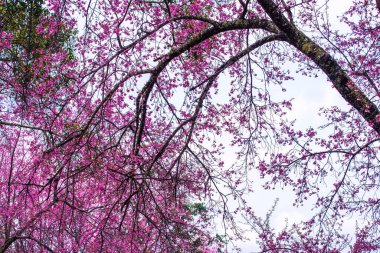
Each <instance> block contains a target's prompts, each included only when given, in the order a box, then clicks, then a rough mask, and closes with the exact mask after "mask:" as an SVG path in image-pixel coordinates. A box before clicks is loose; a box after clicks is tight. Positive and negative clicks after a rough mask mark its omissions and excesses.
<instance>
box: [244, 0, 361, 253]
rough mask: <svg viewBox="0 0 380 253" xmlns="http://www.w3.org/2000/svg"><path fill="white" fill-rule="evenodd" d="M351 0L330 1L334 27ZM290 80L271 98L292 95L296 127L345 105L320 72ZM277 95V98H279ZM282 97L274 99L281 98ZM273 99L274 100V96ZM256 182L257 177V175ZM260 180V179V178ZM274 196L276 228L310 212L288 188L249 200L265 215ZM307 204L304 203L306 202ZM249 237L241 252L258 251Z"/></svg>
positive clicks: (350, 227)
mask: <svg viewBox="0 0 380 253" xmlns="http://www.w3.org/2000/svg"><path fill="white" fill-rule="evenodd" d="M350 3H351V0H349V1H342V0H330V1H329V12H330V13H331V15H330V22H331V23H332V25H333V27H335V28H336V29H342V28H343V29H345V28H346V27H344V26H342V25H341V24H339V19H338V18H337V16H338V15H339V13H342V12H343V11H345V10H347V9H348V7H349V5H350ZM294 77H295V80H294V81H288V82H286V83H285V84H284V85H283V86H284V87H285V88H286V90H287V92H286V93H283V92H277V93H274V94H273V96H274V98H275V97H276V96H277V97H278V98H280V97H282V99H284V95H285V96H286V97H288V98H294V100H293V107H292V108H293V109H292V111H291V112H290V113H288V117H289V119H297V120H296V127H297V128H300V129H306V128H308V127H309V126H313V127H316V126H319V125H321V124H323V122H322V120H323V118H322V117H321V116H319V115H318V112H319V109H320V108H321V107H329V106H333V105H337V106H339V107H341V108H342V107H348V105H347V103H346V102H345V101H344V100H343V99H342V97H341V96H340V94H339V93H338V92H337V91H336V90H335V89H333V88H332V86H331V83H329V82H328V81H327V78H326V76H325V75H324V74H322V73H321V74H320V75H319V77H318V78H308V77H305V76H301V75H296V76H294ZM279 96H280V97H279ZM282 99H277V101H278V100H280V101H281V100H282ZM274 100H276V99H274ZM256 180H257V181H258V185H259V184H260V183H259V182H260V178H259V177H258V176H257V179H256ZM261 181H262V180H261ZM276 198H278V199H279V202H278V204H277V207H276V209H275V212H274V214H273V216H272V219H271V221H272V226H273V227H274V228H276V229H278V231H280V230H281V229H282V228H284V227H285V224H286V220H288V224H289V225H291V224H292V223H298V222H300V221H302V220H303V219H307V218H310V215H311V214H312V212H311V211H310V209H311V207H312V206H311V205H309V206H307V205H306V206H303V207H301V208H296V207H293V205H292V203H293V201H294V193H293V192H292V191H291V190H290V189H284V190H282V189H276V190H274V191H264V190H257V191H256V192H255V194H253V196H252V198H250V201H251V203H250V204H252V206H253V208H254V210H255V212H256V214H257V215H259V216H261V217H265V214H266V213H267V212H268V210H269V209H270V208H271V207H272V205H273V203H274V201H275V199H276ZM306 204H307V203H306ZM354 229H355V220H354V219H349V218H348V219H347V221H346V222H345V223H344V225H343V230H344V232H347V233H349V232H354ZM250 236H251V238H250V240H249V241H245V242H239V243H238V245H239V247H241V249H242V253H249V252H258V251H259V248H258V246H257V243H256V235H255V234H254V233H250Z"/></svg>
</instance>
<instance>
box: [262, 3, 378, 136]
mask: <svg viewBox="0 0 380 253" xmlns="http://www.w3.org/2000/svg"><path fill="white" fill-rule="evenodd" d="M379 1H380V0H377V2H378V3H379ZM258 2H259V4H260V5H261V6H262V8H263V9H264V10H265V12H266V13H267V14H268V15H269V17H270V18H271V19H272V21H273V22H274V23H275V24H276V25H277V27H278V28H279V29H280V30H281V31H282V32H283V33H284V34H286V35H287V36H288V38H289V39H288V42H289V43H290V44H291V45H293V46H294V47H296V48H297V49H298V50H300V51H301V52H302V53H303V54H305V55H307V56H308V57H309V58H310V59H311V60H312V61H313V62H314V63H315V64H316V65H317V66H318V67H319V68H320V69H321V70H322V71H323V72H324V73H325V74H326V75H327V76H328V77H329V79H330V81H331V82H332V83H333V85H334V87H335V88H336V89H337V90H338V92H339V93H340V94H341V96H342V97H343V98H344V99H345V100H346V101H347V102H348V103H349V104H350V105H351V106H352V107H354V108H355V109H356V110H357V111H358V112H359V113H360V115H362V116H363V118H364V119H365V120H366V121H367V122H368V123H369V124H370V125H371V126H372V128H373V129H374V130H375V131H376V132H377V133H378V134H380V122H377V121H378V120H377V119H379V118H380V111H379V109H378V108H377V106H376V105H375V104H374V103H373V102H372V101H371V100H370V99H368V97H367V96H366V95H365V94H364V93H363V92H362V91H361V90H360V89H359V87H358V86H357V85H356V84H355V83H354V82H353V81H352V80H351V78H350V77H349V76H348V75H347V73H346V72H345V71H344V70H343V68H342V67H341V66H340V65H339V64H338V63H337V61H336V60H335V59H334V58H333V57H332V56H331V55H330V54H329V53H327V52H326V51H325V50H324V49H323V48H322V47H320V46H319V45H318V44H317V43H315V42H314V41H313V40H311V39H310V38H309V37H307V36H306V35H305V34H304V33H303V32H301V31H300V30H299V29H297V27H295V25H293V24H292V23H291V22H290V21H289V20H288V19H287V18H286V17H285V16H284V15H283V14H282V12H281V10H280V9H279V8H278V6H277V5H276V4H275V3H274V2H273V1H272V0H258Z"/></svg>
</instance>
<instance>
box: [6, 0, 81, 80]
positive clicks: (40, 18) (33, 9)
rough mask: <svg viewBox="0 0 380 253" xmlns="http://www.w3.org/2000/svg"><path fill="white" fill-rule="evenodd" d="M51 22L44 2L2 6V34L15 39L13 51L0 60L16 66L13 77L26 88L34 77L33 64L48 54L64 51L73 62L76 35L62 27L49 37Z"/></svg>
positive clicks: (23, 0)
mask: <svg viewBox="0 0 380 253" xmlns="http://www.w3.org/2000/svg"><path fill="white" fill-rule="evenodd" d="M51 18H52V16H51V15H50V13H49V11H48V10H47V9H46V8H44V6H43V1H42V0H7V1H4V2H3V3H2V4H1V5H0V31H5V32H7V33H10V34H12V36H13V41H12V48H11V49H10V50H7V52H2V53H1V59H0V60H1V61H7V62H13V66H14V67H13V73H14V75H15V77H16V79H17V81H18V82H19V83H20V84H22V85H23V86H25V87H27V86H29V83H30V82H31V79H32V77H33V73H32V70H33V63H34V62H36V61H37V60H38V59H40V57H42V56H44V55H45V54H46V53H55V52H59V51H60V50H62V49H63V50H66V51H67V52H68V60H72V59H74V52H73V49H72V38H73V35H74V34H75V32H74V31H70V30H68V29H65V27H63V26H62V25H60V26H58V27H56V28H55V31H54V32H53V33H50V34H46V32H44V31H45V30H47V28H48V29H52V28H51V27H49V25H50V24H51ZM38 28H40V31H38ZM42 74H43V73H41V74H40V75H42Z"/></svg>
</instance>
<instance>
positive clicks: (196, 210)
mask: <svg viewBox="0 0 380 253" xmlns="http://www.w3.org/2000/svg"><path fill="white" fill-rule="evenodd" d="M185 209H186V210H188V211H190V212H191V215H198V214H202V213H205V212H206V211H207V208H206V206H205V204H204V203H192V204H186V205H185Z"/></svg>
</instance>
